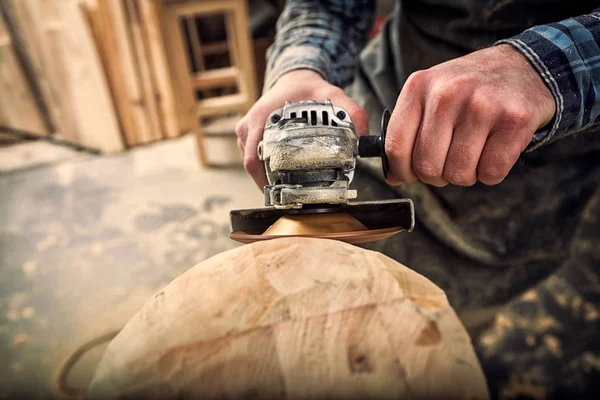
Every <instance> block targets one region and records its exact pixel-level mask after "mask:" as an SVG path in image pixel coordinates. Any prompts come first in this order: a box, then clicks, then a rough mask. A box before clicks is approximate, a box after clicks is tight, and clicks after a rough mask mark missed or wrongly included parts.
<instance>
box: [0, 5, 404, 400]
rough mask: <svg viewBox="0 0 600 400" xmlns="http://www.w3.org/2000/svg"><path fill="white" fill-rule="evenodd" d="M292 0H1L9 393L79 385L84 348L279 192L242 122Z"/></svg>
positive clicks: (3, 366)
mask: <svg viewBox="0 0 600 400" xmlns="http://www.w3.org/2000/svg"><path fill="white" fill-rule="evenodd" d="M393 4H394V1H393V0H389V1H379V2H378V14H379V16H378V19H377V21H378V23H381V21H382V20H383V19H384V18H385V16H386V14H387V13H388V12H389V11H390V9H391V7H392V6H393ZM284 5H285V2H284V1H283V0H247V1H246V0H220V1H212V0H187V1H182V0H177V1H175V0H0V360H2V362H1V363H0V398H21V397H24V396H26V397H28V398H61V397H64V396H65V395H64V394H61V393H60V391H59V390H58V387H57V385H58V384H57V380H58V378H59V376H60V374H61V367H62V366H63V364H64V362H65V361H66V360H67V358H68V357H69V356H70V355H71V354H73V352H75V351H76V350H77V349H78V348H80V346H82V345H83V344H84V343H86V342H88V341H90V340H93V339H94V338H98V337H101V336H102V335H105V334H110V333H111V332H115V331H118V330H119V329H120V328H121V327H122V326H123V325H124V323H125V322H126V321H127V320H128V319H129V318H130V317H131V316H133V314H134V313H135V312H136V311H137V309H138V308H139V307H141V305H142V304H143V303H144V302H145V301H146V300H147V299H149V298H150V297H151V296H152V295H153V294H154V293H156V292H157V291H158V290H159V289H160V288H162V287H164V286H165V285H166V284H168V283H169V282H170V281H171V280H173V279H174V278H175V277H177V276H178V275H180V274H181V273H182V272H184V271H186V270H187V269H189V268H190V267H192V266H193V265H195V264H197V263H198V262H200V261H202V260H204V259H206V258H208V257H211V256H212V255H215V254H217V253H221V252H223V251H225V250H228V249H231V248H233V247H235V246H237V244H236V243H235V242H233V241H231V240H230V239H229V237H228V235H229V225H228V213H229V210H230V209H233V208H248V207H260V206H262V205H263V196H262V193H261V192H260V191H259V190H258V189H257V188H256V186H255V185H254V183H253V182H252V181H251V180H250V178H248V177H247V176H246V173H245V172H244V170H243V168H242V167H241V157H240V154H239V150H238V149H237V145H236V137H235V133H234V127H235V123H236V122H237V120H238V119H239V118H240V116H242V115H243V114H244V113H245V112H246V111H247V110H248V109H249V108H250V107H251V106H252V105H253V104H254V102H255V101H256V99H257V98H258V97H259V96H260V92H261V91H262V85H263V80H264V70H265V53H266V51H267V48H268V47H269V45H270V44H271V43H272V42H273V38H274V35H275V24H276V21H277V17H278V16H279V14H280V13H281V11H282V9H283V7H284ZM376 31H377V26H376V27H375V28H374V31H373V34H375V33H376ZM104 348H105V347H103V346H98V347H95V348H94V349H92V350H91V351H89V352H88V353H86V354H85V356H84V357H83V358H82V359H81V360H80V362H79V363H77V365H75V366H74V368H73V370H72V371H71V373H70V375H69V377H68V379H66V382H65V383H66V384H67V385H68V386H71V387H73V388H85V387H86V385H87V384H88V383H89V380H90V379H91V377H92V375H93V372H94V368H95V366H96V364H97V362H98V361H99V358H100V357H101V355H102V352H103V350H104Z"/></svg>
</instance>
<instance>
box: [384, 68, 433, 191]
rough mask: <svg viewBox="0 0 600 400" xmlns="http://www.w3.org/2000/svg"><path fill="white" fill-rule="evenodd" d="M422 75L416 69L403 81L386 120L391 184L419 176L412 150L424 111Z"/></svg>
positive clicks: (411, 180)
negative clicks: (413, 164)
mask: <svg viewBox="0 0 600 400" xmlns="http://www.w3.org/2000/svg"><path fill="white" fill-rule="evenodd" d="M423 85H424V83H423V82H422V78H420V76H419V75H417V73H415V74H413V75H411V76H410V78H409V79H408V80H407V81H406V84H405V85H404V88H403V89H402V92H401V93H400V96H399V97H398V101H397V102H396V106H395V107H394V111H393V112H392V116H391V118H390V122H389V124H388V130H387V136H386V140H385V153H386V154H387V156H388V159H389V164H390V174H389V177H388V179H387V181H388V183H389V184H391V185H394V184H398V183H401V182H414V181H416V180H417V179H418V177H417V176H416V175H415V173H414V171H413V169H412V152H413V146H414V143H415V139H416V137H417V132H418V131H419V127H420V125H421V116H422V114H423V102H422V92H423Z"/></svg>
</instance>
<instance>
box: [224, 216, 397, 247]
mask: <svg viewBox="0 0 600 400" xmlns="http://www.w3.org/2000/svg"><path fill="white" fill-rule="evenodd" d="M401 230H402V228H401V227H399V226H398V227H391V228H386V229H368V228H367V227H366V226H364V225H363V224H361V223H360V222H359V221H358V220H357V219H356V218H354V217H352V216H351V215H349V214H346V213H332V214H308V215H288V216H283V217H281V218H279V219H278V220H277V221H276V222H275V223H274V224H273V225H271V226H270V227H269V228H268V229H267V230H266V231H265V232H264V233H263V234H261V235H252V234H249V233H245V232H234V233H232V234H231V236H230V237H231V239H233V240H236V241H238V242H242V243H252V242H256V241H261V240H269V239H275V238H280V237H311V238H321V239H334V240H340V241H342V242H347V243H351V244H359V243H368V242H373V241H376V240H380V239H384V238H386V237H389V236H392V235H394V234H396V233H398V232H400V231H401Z"/></svg>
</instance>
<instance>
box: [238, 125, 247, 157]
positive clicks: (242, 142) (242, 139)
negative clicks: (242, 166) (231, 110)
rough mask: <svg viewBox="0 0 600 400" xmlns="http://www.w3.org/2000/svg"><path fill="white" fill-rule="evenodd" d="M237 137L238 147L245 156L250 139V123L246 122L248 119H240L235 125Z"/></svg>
mask: <svg viewBox="0 0 600 400" xmlns="http://www.w3.org/2000/svg"><path fill="white" fill-rule="evenodd" d="M235 135H236V136H237V138H238V140H237V141H238V147H239V148H240V150H242V154H243V153H244V149H245V146H246V139H247V138H248V123H247V122H246V117H244V118H242V119H240V120H239V121H238V122H237V123H236V124H235Z"/></svg>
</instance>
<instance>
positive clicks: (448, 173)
mask: <svg viewBox="0 0 600 400" xmlns="http://www.w3.org/2000/svg"><path fill="white" fill-rule="evenodd" d="M443 178H444V179H445V180H447V181H448V182H450V183H452V184H454V185H458V186H472V185H474V184H475V182H477V177H476V175H475V174H474V173H473V172H472V171H467V170H462V169H452V168H450V169H446V170H444V174H443Z"/></svg>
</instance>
